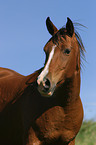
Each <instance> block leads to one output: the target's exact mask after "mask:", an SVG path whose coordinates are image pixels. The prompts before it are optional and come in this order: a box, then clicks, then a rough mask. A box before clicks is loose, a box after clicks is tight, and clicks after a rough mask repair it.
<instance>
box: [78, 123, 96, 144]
mask: <svg viewBox="0 0 96 145" xmlns="http://www.w3.org/2000/svg"><path fill="white" fill-rule="evenodd" d="M76 145H96V122H93V121H85V122H83V125H82V127H81V129H80V131H79V133H78V135H77V137H76Z"/></svg>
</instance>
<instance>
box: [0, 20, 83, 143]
mask: <svg viewBox="0 0 96 145" xmlns="http://www.w3.org/2000/svg"><path fill="white" fill-rule="evenodd" d="M46 26H47V29H48V31H49V33H50V34H51V35H52V37H51V38H50V39H49V41H48V42H47V43H46V45H45V46H44V51H45V54H46V60H45V64H44V66H43V67H42V68H40V69H39V70H37V71H35V72H34V73H32V74H30V75H28V76H24V75H21V74H19V73H17V72H15V71H13V70H10V69H7V68H2V67H1V68H0V145H75V138H76V135H77V134H78V132H79V130H80V127H81V124H82V120H83V107H82V102H81V99H80V95H79V94H80V70H81V67H80V64H81V57H80V56H81V53H83V52H84V46H83V43H82V40H81V37H80V36H79V34H78V33H76V31H75V28H74V24H73V22H72V21H71V19H70V18H67V22H66V26H65V27H62V28H60V29H59V30H58V29H57V27H56V26H55V25H54V24H53V22H52V21H51V20H50V18H49V17H47V19H46Z"/></svg>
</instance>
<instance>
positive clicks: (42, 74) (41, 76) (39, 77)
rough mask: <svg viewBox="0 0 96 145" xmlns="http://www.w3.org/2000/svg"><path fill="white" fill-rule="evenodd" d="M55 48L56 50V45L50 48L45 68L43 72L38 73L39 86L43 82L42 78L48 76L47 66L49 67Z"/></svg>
mask: <svg viewBox="0 0 96 145" xmlns="http://www.w3.org/2000/svg"><path fill="white" fill-rule="evenodd" d="M55 48H56V45H54V46H53V47H52V50H51V52H50V54H49V58H48V61H47V63H46V66H45V68H44V70H43V71H42V72H41V73H40V75H39V76H38V80H37V82H38V84H39V85H40V83H41V82H43V78H44V77H45V76H46V75H47V74H48V72H49V65H50V63H51V60H52V58H53V55H54V51H55Z"/></svg>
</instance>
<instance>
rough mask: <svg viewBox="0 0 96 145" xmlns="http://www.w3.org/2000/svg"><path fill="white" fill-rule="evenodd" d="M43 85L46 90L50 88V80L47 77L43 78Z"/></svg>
mask: <svg viewBox="0 0 96 145" xmlns="http://www.w3.org/2000/svg"><path fill="white" fill-rule="evenodd" d="M43 86H44V89H45V90H46V91H48V90H49V88H50V81H49V80H48V79H45V81H44V84H43Z"/></svg>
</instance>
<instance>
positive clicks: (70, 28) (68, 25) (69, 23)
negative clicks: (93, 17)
mask: <svg viewBox="0 0 96 145" xmlns="http://www.w3.org/2000/svg"><path fill="white" fill-rule="evenodd" d="M66 30H67V33H68V34H69V35H70V36H71V37H72V35H73V33H74V26H73V23H72V21H71V20H70V19H69V18H67V23H66Z"/></svg>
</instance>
